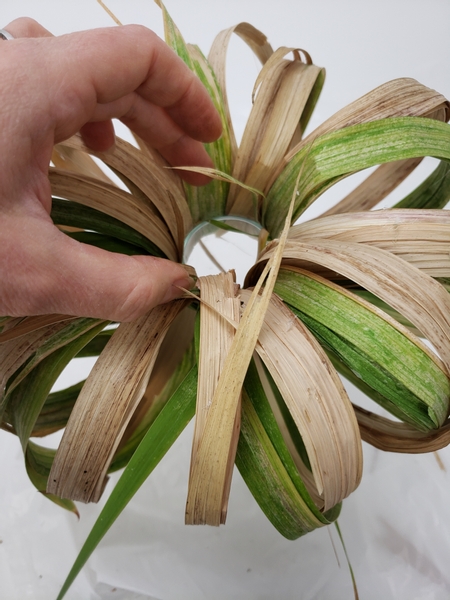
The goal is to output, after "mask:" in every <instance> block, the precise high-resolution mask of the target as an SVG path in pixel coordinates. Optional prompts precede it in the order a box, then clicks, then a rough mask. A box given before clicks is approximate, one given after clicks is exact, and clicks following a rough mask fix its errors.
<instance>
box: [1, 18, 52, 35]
mask: <svg viewBox="0 0 450 600" xmlns="http://www.w3.org/2000/svg"><path fill="white" fill-rule="evenodd" d="M5 29H6V31H8V33H10V34H11V35H12V36H13V37H14V38H33V37H53V35H52V34H51V33H50V31H47V29H45V27H42V25H40V23H38V22H37V21H35V20H34V19H30V18H28V17H21V18H20V19H15V20H14V21H11V23H9V25H7V26H6V27H5Z"/></svg>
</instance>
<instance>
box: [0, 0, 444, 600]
mask: <svg viewBox="0 0 450 600" xmlns="http://www.w3.org/2000/svg"><path fill="white" fill-rule="evenodd" d="M161 8H162V11H163V16H164V23H165V31H166V41H167V43H168V44H169V45H170V46H171V47H172V48H173V49H174V50H175V51H176V52H177V53H178V55H179V56H180V57H181V58H182V59H183V60H184V61H185V62H186V64H187V65H188V66H189V67H190V68H191V69H192V70H193V71H194V72H195V73H196V74H197V75H198V76H199V78H200V79H201V80H202V81H203V83H204V85H205V86H206V88H207V89H208V91H209V93H210V95H211V98H212V99H213V101H214V103H215V105H216V107H217V109H218V111H219V113H220V114H221V116H222V121H223V135H222V137H221V138H220V139H219V140H218V141H217V142H215V143H212V144H209V145H207V150H208V152H209V153H210V156H211V157H212V159H213V161H214V164H215V166H216V169H215V170H210V171H205V170H203V172H207V173H208V174H209V175H210V176H211V177H212V178H213V179H212V181H211V183H210V184H208V185H207V186H205V187H202V188H194V187H191V186H189V185H187V184H183V183H182V181H181V179H180V178H179V176H178V174H177V172H176V171H174V170H170V169H167V168H166V165H165V163H164V161H163V159H162V158H161V156H159V155H158V153H157V152H156V151H154V150H153V149H151V148H149V147H147V146H146V145H145V144H144V143H142V141H141V140H136V142H137V146H136V145H132V144H130V143H128V142H126V141H124V140H120V139H118V140H117V144H116V149H115V152H114V153H112V154H111V153H108V154H104V155H102V154H96V155H95V156H96V157H97V158H98V159H100V160H101V161H103V163H104V164H105V165H106V166H107V167H108V168H109V169H110V170H111V171H112V172H114V173H115V174H116V175H117V176H118V177H119V178H120V180H121V182H122V184H123V185H121V186H119V185H117V184H116V183H114V182H113V181H112V180H111V178H110V177H109V176H108V175H107V172H106V171H105V170H103V169H100V168H99V166H98V163H97V162H95V161H94V160H93V159H92V156H90V155H92V154H93V152H92V151H91V150H89V149H88V148H86V147H84V146H83V144H82V142H81V139H80V138H79V137H74V138H71V139H69V140H67V141H65V142H63V143H61V144H58V146H56V147H55V149H54V156H53V165H54V166H52V167H51V168H50V173H49V178H50V182H51V186H52V193H53V208H52V219H53V221H54V222H55V224H56V225H58V226H59V227H60V228H61V229H62V230H63V231H65V232H66V233H67V235H70V236H72V237H73V238H75V239H77V240H79V241H82V242H84V243H88V244H93V245H96V246H99V247H101V248H104V249H107V250H110V251H113V252H121V253H125V254H149V255H152V256H159V257H166V258H168V259H170V260H173V261H181V260H182V256H183V245H184V240H185V238H186V236H187V235H188V234H189V232H191V230H192V229H193V228H194V227H195V226H196V225H197V224H198V223H201V222H209V223H213V224H215V225H218V223H219V221H220V219H221V218H223V217H225V216H227V215H233V216H235V217H239V218H244V219H250V220H252V221H253V222H255V223H257V224H259V226H260V228H261V231H262V233H261V235H260V237H259V243H260V253H259V256H258V259H257V261H256V264H255V265H254V266H253V267H252V268H251V269H250V271H249V273H248V274H247V278H246V281H245V285H244V289H239V287H238V286H237V285H236V284H235V281H234V274H233V272H229V273H223V274H221V275H215V276H206V277H200V278H199V279H198V281H197V288H198V290H197V291H196V293H194V294H192V293H186V295H185V297H184V298H181V299H179V300H175V301H172V302H171V303H169V304H165V305H162V306H159V307H156V308H155V309H153V310H152V311H151V312H149V313H148V314H147V315H145V316H144V317H141V318H139V319H138V320H136V321H134V322H132V323H123V324H120V325H118V324H111V323H108V322H105V321H100V320H96V319H90V318H75V317H72V316H67V315H48V316H40V317H33V316H30V317H25V318H21V319H16V318H14V319H12V318H8V317H4V318H3V319H2V323H1V324H2V332H1V333H0V354H1V363H0V364H1V378H2V397H1V402H0V411H1V413H0V414H1V418H2V427H3V428H4V429H6V430H8V431H11V432H12V433H14V434H16V435H17V436H18V437H19V438H20V441H21V444H22V447H23V451H24V456H25V463H26V468H27V471H28V474H29V477H30V479H31V482H32V483H33V484H34V485H35V486H36V488H37V489H38V490H40V491H42V492H43V493H45V494H47V495H48V497H49V498H50V499H51V500H53V501H54V502H56V503H57V504H60V505H62V506H64V507H65V508H67V509H69V510H73V511H76V508H75V505H74V503H73V501H74V500H81V501H83V502H92V501H94V502H95V501H97V500H98V499H99V498H100V496H101V494H102V492H103V489H104V487H105V483H106V481H107V476H108V473H109V472H111V471H114V470H117V469H121V468H123V467H125V470H124V471H123V474H122V476H121V478H120V480H119V481H118V483H117V485H116V487H115V488H114V490H113V491H112V493H111V495H110V497H109V499H108V501H107V503H106V505H105V507H104V509H103V511H102V513H101V515H100V517H99V519H98V521H97V523H96V525H95V526H94V528H93V530H92V532H91V534H90V536H89V538H88V540H87V541H86V544H85V546H84V547H83V549H82V551H81V553H80V555H79V558H78V559H77V562H76V563H75V565H74V568H73V569H72V571H71V573H70V575H69V577H68V579H67V581H66V584H65V586H64V588H63V590H62V591H61V595H60V597H62V596H63V595H64V593H65V591H66V590H67V589H68V587H69V585H70V583H71V582H72V581H73V579H74V577H75V576H76V575H77V573H78V572H79V570H80V569H81V568H82V566H83V564H84V563H85V562H86V560H87V559H88V557H89V556H90V554H91V553H92V552H93V550H94V549H95V547H96V545H97V544H98V543H99V541H100V540H101V539H102V537H103V536H104V534H105V533H106V531H107V530H108V529H109V527H110V526H111V525H112V523H113V522H114V520H115V519H116V518H117V517H118V515H119V514H120V512H121V511H122V510H123V509H124V508H125V506H126V504H127V503H128V501H129V500H130V499H131V498H132V496H133V495H134V493H135V492H136V491H137V490H138V488H139V487H140V485H141V484H142V483H143V482H144V481H145V479H146V478H147V477H148V476H149V475H150V473H151V472H152V470H153V469H154V467H155V466H156V465H157V464H158V462H159V461H160V460H161V459H162V457H163V456H164V454H165V453H166V452H167V450H168V449H169V448H170V447H171V445H172V444H173V443H174V442H175V440H176V439H177V437H178V436H179V434H180V433H181V431H182V430H183V429H184V428H185V427H186V425H187V424H188V422H189V421H190V420H191V419H192V418H193V417H194V415H195V432H194V440H193V446H192V457H191V469H190V477H189V490H188V498H187V504H186V522H187V523H191V524H200V523H207V524H211V525H219V524H221V523H224V522H225V518H226V512H227V503H228V495H229V491H230V484H231V476H232V471H233V465H234V463H236V465H237V467H238V469H239V470H240V472H241V474H242V476H243V478H244V480H245V482H246V483H247V485H248V487H249V489H250V490H251V492H252V494H253V496H254V497H255V499H256V501H257V502H258V503H259V505H260V507H261V509H262V510H263V511H264V513H265V514H266V516H267V517H268V519H269V520H270V521H271V522H272V524H273V525H274V526H275V527H276V528H277V529H278V531H279V532H280V533H281V534H282V535H283V536H285V537H287V538H289V539H295V538H297V537H299V536H301V535H303V534H305V533H307V532H309V531H312V530H314V529H316V528H318V527H322V526H324V525H328V524H329V523H331V522H333V521H335V520H336V518H337V517H338V515H339V511H340V506H341V501H342V500H343V499H344V498H345V497H347V496H348V495H349V494H350V493H351V492H352V491H353V490H355V488H356V487H357V486H358V484H359V482H360V479H361V474H362V451H361V439H363V440H365V441H367V442H369V443H371V444H373V445H374V446H376V447H378V448H381V449H383V450H388V451H394V452H410V453H415V452H429V451H434V450H437V449H439V448H441V447H443V446H445V445H447V444H448V442H449V441H450V422H449V420H448V413H449V399H450V380H449V375H450V296H449V293H448V292H449V290H450V254H449V247H450V217H449V212H448V211H446V210H444V208H445V206H446V204H447V202H448V200H449V197H450V164H449V161H450V127H449V125H448V124H447V121H448V119H449V118H450V104H449V103H448V101H446V100H445V98H443V97H442V96H441V95H440V94H439V93H437V92H436V91H433V90H430V89H428V88H426V87H425V86H423V85H421V84H420V83H418V82H416V81H414V80H411V79H399V80H395V81H391V82H388V83H386V84H384V85H382V86H380V87H378V88H377V89H375V90H373V91H372V92H370V93H368V94H366V95H365V96H363V97H362V98H360V99H358V100H356V101H355V102H353V103H352V104H350V105H349V106H347V107H346V108H344V109H342V110H340V111H339V112H338V113H336V114H335V115H334V116H333V117H331V118H330V119H328V120H327V121H326V122H325V123H323V125H321V126H320V127H319V128H318V129H316V130H315V131H313V132H312V133H310V134H309V135H308V136H307V137H303V132H304V131H305V128H306V126H307V124H308V121H309V119H310V116H311V114H312V111H313V109H314V106H315V104H316V102H317V99H318V97H319V94H320V92H321V89H322V86H323V82H324V77H325V73H324V70H323V69H322V68H320V67H317V66H315V65H314V64H313V63H312V60H311V57H310V56H309V55H308V54H307V53H306V52H304V51H301V50H298V49H295V48H285V47H283V48H279V49H278V50H276V51H273V49H272V47H271V46H270V44H269V43H268V41H267V39H266V37H265V36H264V35H263V34H262V33H261V32H260V31H258V30H256V29H255V28H253V27H252V26H251V25H249V24H247V23H241V24H240V25H237V26H236V27H233V28H231V29H228V30H226V31H223V32H221V33H220V34H219V35H218V36H217V38H216V39H215V41H214V43H213V45H212V48H211V51H210V53H209V56H208V59H206V58H205V57H204V56H203V54H202V53H201V51H200V50H199V49H198V47H196V46H192V45H189V44H186V43H185V41H184V39H183V37H182V36H181V34H180V32H179V31H178V29H177V27H176V26H175V24H174V23H173V21H172V20H171V18H170V16H169V14H168V13H167V11H166V9H165V8H164V6H162V5H161ZM233 33H235V34H237V35H238V36H240V37H241V38H242V39H243V40H244V41H245V42H246V43H247V44H248V46H249V47H250V48H251V49H252V51H253V52H254V53H255V54H256V56H257V57H258V59H259V60H260V61H261V63H262V68H261V71H260V74H259V76H258V78H257V80H256V83H255V89H254V94H253V106H252V110H251V114H250V117H249V120H248V123H247V126H246V128H245V131H244V134H243V137H242V141H241V143H240V145H239V147H238V146H237V143H236V140H235V136H234V132H233V126H232V123H231V119H230V113H229V107H228V102H227V95H226V86H225V57H226V51H227V45H228V42H229V39H230V37H231V35H232V34H233ZM289 56H291V58H289ZM425 156H432V157H435V158H437V159H440V162H439V165H438V166H437V168H436V170H435V171H434V172H433V173H432V174H431V175H430V176H429V177H428V178H427V179H426V180H425V181H424V182H423V183H422V184H421V185H420V186H419V187H418V188H417V189H415V190H414V191H413V192H411V193H410V194H408V196H407V197H405V198H404V199H403V200H402V201H401V202H399V203H398V204H397V205H396V206H395V207H393V208H392V209H388V210H382V211H377V210H371V209H373V208H376V206H377V204H378V203H379V202H380V201H381V200H383V199H384V198H385V197H386V196H387V195H388V194H389V193H390V192H391V191H392V190H393V189H394V188H395V187H396V186H397V185H398V184H399V183H400V182H402V181H403V180H404V179H405V178H406V177H407V175H408V174H409V173H411V172H412V171H413V170H414V169H415V167H416V166H417V165H418V164H419V163H420V162H421V160H422V158H423V157H425ZM375 166H377V168H376V169H375V170H374V171H373V172H372V173H371V174H370V175H369V176H368V177H367V178H366V179H365V180H364V181H363V183H362V184H360V185H359V186H358V187H357V188H356V189H355V190H354V191H353V192H352V193H350V194H349V195H347V196H346V197H345V198H343V199H342V200H341V201H340V202H338V203H337V204H336V205H335V206H334V207H333V208H332V209H331V210H328V211H327V212H326V213H325V214H323V215H322V216H321V217H320V218H316V219H314V220H312V221H307V222H304V223H302V224H299V225H293V226H291V224H292V223H294V222H295V221H297V219H298V218H299V217H300V215H301V214H302V213H303V212H304V211H305V210H306V209H307V208H308V207H309V206H310V205H311V204H312V203H313V202H316V201H318V202H320V197H321V195H322V194H323V193H324V192H325V191H326V190H327V189H329V188H330V187H331V186H333V185H334V184H336V183H337V182H339V181H341V180H342V179H343V178H345V177H347V176H349V175H351V174H353V173H355V172H358V171H361V170H364V169H367V168H369V167H375ZM218 219H219V221H218ZM219 226H221V227H225V228H227V227H228V228H229V226H227V225H220V223H219ZM81 356H98V360H97V362H96V364H95V366H94V368H93V370H92V372H91V373H90V375H89V376H88V378H87V379H86V381H83V382H81V383H79V384H77V385H75V386H72V387H70V388H68V389H65V390H62V391H59V392H53V393H52V392H51V390H52V387H53V386H54V383H55V381H56V379H57V378H58V377H59V375H60V374H61V372H62V371H63V370H64V368H65V367H66V366H67V364H68V363H69V362H70V361H71V360H72V359H74V358H75V357H81ZM339 374H340V375H342V376H344V377H345V379H347V380H349V381H351V382H352V383H353V384H354V385H355V386H356V387H357V388H359V389H360V390H362V392H364V394H366V395H367V396H368V397H369V398H370V399H372V400H373V401H374V402H376V403H377V404H379V405H380V406H381V407H382V408H383V409H385V410H387V411H389V412H390V413H391V414H392V415H393V417H394V418H386V417H382V416H379V415H377V414H374V413H372V412H370V411H367V410H364V409H362V408H360V407H358V406H355V405H354V404H352V402H351V400H350V399H349V397H348V395H347V392H346V390H345V388H344V385H343V383H342V380H341V378H340V376H339ZM63 428H65V432H64V435H63V438H62V441H61V443H60V446H59V448H58V450H56V451H55V450H52V449H49V448H45V447H44V446H42V445H40V444H36V443H35V442H33V441H31V440H30V438H31V437H45V436H46V435H48V434H50V433H52V432H54V431H57V430H59V429H63Z"/></svg>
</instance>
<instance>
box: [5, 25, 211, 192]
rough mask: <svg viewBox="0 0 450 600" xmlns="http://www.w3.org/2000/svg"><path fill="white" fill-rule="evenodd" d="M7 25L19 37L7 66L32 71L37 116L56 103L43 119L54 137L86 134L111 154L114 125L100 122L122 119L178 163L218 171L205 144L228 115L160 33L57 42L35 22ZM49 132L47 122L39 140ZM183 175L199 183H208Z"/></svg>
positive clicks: (133, 29)
mask: <svg viewBox="0 0 450 600" xmlns="http://www.w3.org/2000/svg"><path fill="white" fill-rule="evenodd" d="M7 27H8V31H10V32H11V33H12V35H14V36H16V37H17V38H19V39H17V40H15V44H16V46H15V47H12V46H9V47H8V48H4V50H7V51H9V52H10V53H11V56H10V57H6V54H5V59H6V60H5V62H6V64H14V65H15V67H14V68H15V69H16V70H18V71H19V72H21V73H25V74H26V73H28V75H27V76H26V80H27V81H28V83H29V85H28V87H27V90H28V88H30V89H32V90H33V97H32V98H31V101H32V102H33V103H35V104H36V112H37V111H39V112H40V113H41V115H42V113H43V112H44V107H45V105H46V104H47V105H48V109H47V115H48V116H47V117H42V116H40V120H42V119H44V118H45V119H46V120H48V121H50V123H49V125H50V127H51V129H53V131H52V132H48V133H49V135H48V136H47V139H50V133H51V137H52V141H54V142H58V141H61V140H63V139H66V138H68V137H70V136H71V135H73V134H74V133H76V132H77V131H79V130H80V129H81V131H82V135H83V138H84V140H85V142H86V144H87V145H88V146H90V147H92V148H93V149H94V150H98V151H104V150H106V149H108V148H109V147H110V146H111V145H112V144H113V141H114V134H113V128H112V125H111V124H109V123H105V124H100V121H105V122H106V121H108V120H110V119H112V118H118V119H122V120H123V121H124V122H125V123H126V124H127V125H128V126H129V127H130V128H131V129H133V130H134V131H135V132H136V133H137V134H138V135H139V136H140V137H141V138H142V139H143V140H145V141H146V142H147V143H149V144H150V145H152V146H153V147H155V148H156V149H158V150H159V151H160V152H161V154H162V155H163V156H164V157H165V158H166V159H167V160H168V161H169V162H170V163H171V164H172V165H174V166H180V165H189V166H192V165H194V164H196V165H199V166H207V167H210V166H212V163H211V160H210V159H209V157H208V155H207V153H206V151H205V150H204V148H203V147H202V145H201V143H200V142H210V141H212V140H214V139H216V138H217V137H219V135H220V133H221V120H220V117H219V115H218V113H217V111H216V110H215V108H214V105H213V103H212V102H211V100H210V98H209V96H208V93H207V92H206V89H205V88H204V86H203V85H202V83H201V82H200V80H199V79H198V78H197V77H196V76H195V75H194V74H193V73H192V72H191V71H190V70H189V69H188V68H187V66H186V65H185V64H184V63H183V61H182V60H181V59H180V58H178V57H177V56H176V55H175V53H174V52H173V51H172V50H171V49H170V48H169V47H168V46H167V45H166V44H165V43H164V42H163V41H162V40H161V39H159V38H158V37H157V36H156V35H155V34H154V33H153V32H151V31H150V30H148V29H146V28H145V27H141V26H125V27H116V28H109V29H101V30H93V31H86V32H81V33H75V34H70V35H67V36H61V37H57V38H54V37H52V36H51V34H50V33H49V32H48V31H47V30H45V29H44V28H43V27H41V26H40V25H39V24H38V23H36V22H35V21H33V20H31V19H18V20H16V21H13V22H12V23H10V24H9V25H8V26H7ZM20 38H22V39H20ZM23 38H31V39H27V40H26V41H25V39H23ZM37 38H41V39H39V40H38V39H37ZM42 38H48V39H45V40H44V39H42ZM18 44H21V45H20V46H18ZM13 48H14V50H17V52H16V54H15V55H14V54H13ZM27 90H24V91H25V92H26V93H28V91H27ZM18 92H20V90H16V91H15V95H16V96H17V93H18ZM21 95H22V96H23V94H21ZM27 113H28V114H31V113H32V107H30V103H29V102H28V103H27ZM91 121H93V122H95V123H94V124H92V125H91V124H90V122H91ZM34 122H36V124H37V119H35V120H34V121H33V120H32V121H31V124H32V123H34ZM27 126H28V125H27ZM35 126H37V125H35ZM43 133H44V132H43V128H42V123H40V130H39V136H42V135H43ZM34 139H36V138H35V137H34ZM182 176H183V177H184V178H185V179H188V180H190V181H191V182H192V183H197V184H203V183H207V181H208V180H207V179H206V178H205V177H203V176H199V175H192V174H190V175H186V174H182Z"/></svg>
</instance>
